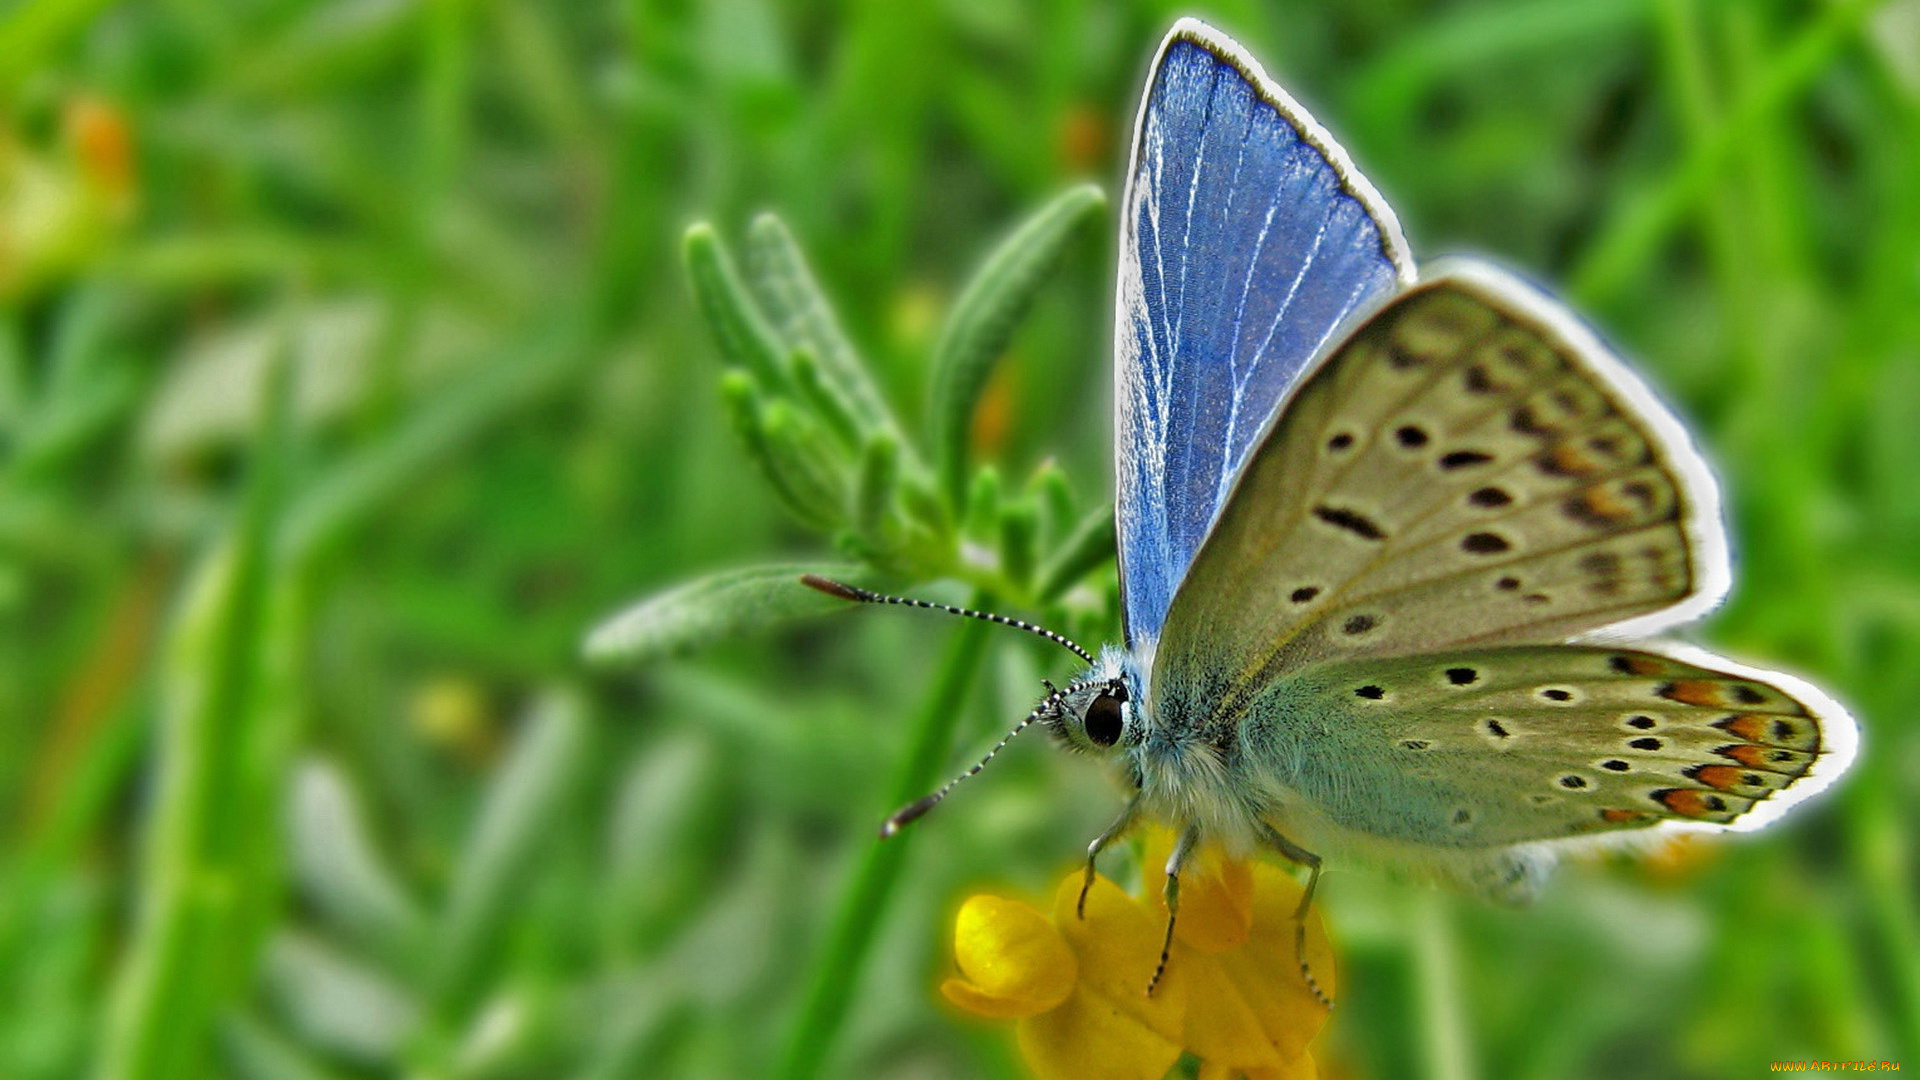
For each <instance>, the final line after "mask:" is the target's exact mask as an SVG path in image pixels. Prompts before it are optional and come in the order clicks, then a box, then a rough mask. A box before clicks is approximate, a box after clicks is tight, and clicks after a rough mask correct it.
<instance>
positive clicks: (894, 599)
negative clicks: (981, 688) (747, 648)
mask: <svg viewBox="0 0 1920 1080" xmlns="http://www.w3.org/2000/svg"><path fill="white" fill-rule="evenodd" d="M800 584H802V585H805V586H806V587H807V588H809V589H817V590H819V591H820V592H823V593H826V594H827V595H828V596H837V597H839V598H840V599H842V600H851V601H853V602H854V603H858V604H899V605H901V606H902V607H917V608H926V609H927V610H928V611H944V612H946V613H947V614H949V615H964V616H966V617H967V618H969V619H984V620H986V621H987V622H990V623H999V624H1000V625H1001V626H1011V627H1013V628H1014V629H1015V630H1025V631H1026V632H1027V633H1029V634H1033V635H1036V636H1038V637H1043V638H1046V639H1047V640H1048V641H1051V642H1053V643H1054V644H1055V645H1063V646H1065V647H1067V648H1069V649H1072V650H1073V651H1074V652H1075V653H1076V654H1078V655H1079V657H1080V659H1082V660H1085V661H1086V662H1087V663H1089V664H1091V663H1093V654H1092V653H1090V652H1088V651H1087V650H1085V649H1083V648H1081V647H1080V646H1078V645H1075V644H1074V643H1073V642H1072V641H1070V640H1068V638H1067V637H1066V635H1064V634H1056V633H1054V632H1053V631H1051V630H1049V629H1047V628H1046V627H1044V626H1035V625H1033V624H1032V623H1030V622H1022V621H1020V620H1019V619H1010V618H1008V617H1007V616H1005V615H994V614H991V613H989V612H985V611H974V610H973V609H971V608H963V607H954V606H953V605H952V604H936V603H934V602H933V601H931V600H914V599H912V598H910V597H905V596H888V595H887V594H885V593H877V592H873V591H872V590H869V589H862V588H860V587H859V586H857V585H849V584H847V583H846V582H844V581H835V580H833V579H832V578H823V577H821V576H820V575H819V574H802V575H800ZM1016 730H1018V729H1016Z"/></svg>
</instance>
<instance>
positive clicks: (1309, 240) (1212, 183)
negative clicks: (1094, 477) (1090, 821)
mask: <svg viewBox="0 0 1920 1080" xmlns="http://www.w3.org/2000/svg"><path fill="white" fill-rule="evenodd" d="M1119 277H1120V281H1119V303H1118V312H1117V316H1116V320H1117V325H1116V331H1115V353H1116V358H1115V359H1116V367H1117V372H1116V375H1117V380H1116V386H1115V397H1116V399H1117V409H1118V413H1119V416H1118V422H1117V430H1116V457H1117V459H1118V480H1117V488H1118V491H1117V505H1116V509H1115V514H1116V519H1117V520H1116V524H1117V528H1118V533H1119V547H1120V568H1121V572H1120V581H1121V587H1122V591H1123V594H1124V600H1125V604H1124V607H1125V617H1126V631H1127V642H1128V644H1129V645H1132V644H1134V643H1135V642H1137V641H1141V640H1145V639H1153V638H1157V637H1158V636H1159V632H1160V627H1161V624H1162V622H1164V621H1165V619H1166V614H1167V608H1168V607H1169V605H1171V604H1172V602H1173V594H1174V592H1175V590H1177V589H1178V588H1179V586H1180V581H1181V579H1182V578H1183V577H1185V575H1186V572H1187V567H1188V566H1189V565H1190V564H1191V563H1192V562H1193V557H1194V554H1195V552H1197V551H1198V550H1199V548H1200V543H1201V541H1202V540H1204V539H1205V538H1206V535H1207V531H1208V530H1209V529H1210V528H1211V527H1212V525H1213V521H1214V518H1215V517H1216V516H1217V514H1218V513H1219V510H1220V507H1221V505H1222V504H1223V503H1224V502H1225V501H1226V498H1227V493H1228V492H1229V491H1230V490H1231V489H1232V486H1233V481H1234V478H1235V476H1236V475H1237V474H1238V473H1239V471H1240V467H1241V465H1242V464H1243V463H1244V462H1245V461H1246V458H1247V456H1248V454H1249V453H1251V451H1252V449H1253V447H1254V446H1255V444H1256V442H1257V440H1258V436H1259V435H1260V433H1261V432H1262V431H1263V430H1264V429H1265V428H1266V426H1267V422H1268V420H1269V418H1270V417H1271V415H1272V413H1273V412H1274V410H1275V408H1276V406H1278V404H1279V403H1280V401H1281V399H1282V398H1283V397H1284V396H1285V395H1286V394H1287V392H1288V391H1289V390H1290V389H1291V388H1292V387H1293V385H1294V384H1295V383H1296V382H1298V381H1299V378H1300V375H1301V373H1302V371H1304V370H1305V368H1306V367H1307V363H1308V361H1310V360H1311V359H1313V357H1314V356H1315V354H1317V353H1318V352H1319V351H1320V350H1321V349H1322V347H1323V346H1325V345H1327V344H1328V342H1329V339H1330V338H1331V337H1332V336H1333V334H1334V332H1335V331H1336V330H1337V329H1339V328H1340V327H1341V326H1342V325H1343V324H1344V323H1345V322H1346V321H1347V320H1348V319H1349V317H1350V316H1352V315H1354V314H1355V313H1356V312H1358V311H1359V310H1361V309H1365V308H1368V307H1371V306H1372V305H1373V304H1374V303H1376V302H1377V301H1378V300H1379V299H1381V298H1382V297H1383V296H1385V295H1387V294H1389V293H1391V292H1392V291H1394V290H1396V289H1398V288H1399V287H1401V286H1403V285H1405V284H1408V283H1410V282H1411V281H1412V280H1413V264H1412V261H1411V259H1410V258H1409V257H1408V255H1407V254H1406V244H1405V241H1404V240H1403V239H1402V238H1401V236H1400V227H1399V224H1398V223H1397V222H1396V221H1395V219H1394V216H1393V211H1391V210H1390V209H1388V208H1387V205H1386V203H1385V202H1384V201H1382V200H1381V198H1380V196H1379V194H1378V193H1377V192H1375V191H1374V190H1373V187H1372V186H1371V185H1370V184H1368V183H1367V181H1366V179H1365V178H1364V177H1362V176H1360V174H1359V173H1358V172H1356V171H1355V170H1354V168H1353V166H1352V164H1351V163H1350V162H1349V161H1348V160H1347V157H1346V154H1345V152H1344V151H1342V150H1341V149H1340V148H1339V147H1338V146H1337V145H1336V144H1335V143H1334V142H1333V140H1332V139H1331V138H1330V137H1329V136H1328V135H1327V134H1326V132H1325V131H1324V130H1322V129H1321V128H1320V126H1319V125H1318V124H1316V123H1314V121H1313V118H1312V117H1310V116H1308V115H1307V113H1306V111H1305V110H1304V109H1302V108H1300V106H1299V105H1298V104H1296V103H1295V102H1294V101H1293V100H1292V99H1291V98H1289V97H1288V96H1287V95H1286V93H1285V92H1284V91H1282V90H1281V89H1280V88H1279V87H1277V86H1275V85H1274V84H1273V83H1272V82H1271V81H1270V80H1268V79H1267V78H1266V76H1265V74H1264V73H1263V72H1262V71H1261V70H1260V67H1259V65H1257V64H1255V63H1254V62H1253V60H1252V59H1251V58H1249V57H1247V55H1246V54H1245V53H1244V52H1243V51H1242V50H1241V49H1240V48H1239V47H1238V46H1237V45H1235V44H1234V43H1233V42H1232V41H1230V40H1228V39H1227V38H1225V37H1224V36H1222V35H1221V34H1219V33H1218V32H1217V31H1215V30H1213V29H1211V28H1210V27H1207V26H1206V25H1205V24H1203V23H1199V22H1196V21H1194V20H1191V19H1183V20H1181V21H1180V22H1179V23H1178V24H1176V25H1175V26H1174V28H1173V30H1172V32H1171V33H1169V34H1168V35H1167V39H1166V41H1165V43H1164V44H1162V46H1161V49H1160V53H1159V56H1158V58H1157V59H1156V60H1155V62H1154V66H1153V73H1152V76H1151V78H1150V80H1149V82H1148V85H1147V91H1146V96H1145V99H1144V100H1143V101H1142V103H1141V108H1140V116H1139V118H1138V120H1137V122H1136V124H1135V128H1134V140H1133V156H1132V159H1131V164H1130V166H1129V172H1128V176H1127V188H1126V196H1125V199H1124V201H1123V205H1122V207H1121V225H1120V274H1119Z"/></svg>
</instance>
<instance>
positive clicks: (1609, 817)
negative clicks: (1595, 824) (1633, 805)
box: [1600, 808, 1653, 825]
mask: <svg viewBox="0 0 1920 1080" xmlns="http://www.w3.org/2000/svg"><path fill="white" fill-rule="evenodd" d="M1652 819H1653V815H1652V814H1649V813H1647V812H1646V811H1645V810H1621V809H1619V808H1609V809H1606V810H1602V811H1600V820H1602V821H1604V822H1606V823H1607V824H1609V825H1633V824H1638V823H1641V822H1646V821H1650V820H1652Z"/></svg>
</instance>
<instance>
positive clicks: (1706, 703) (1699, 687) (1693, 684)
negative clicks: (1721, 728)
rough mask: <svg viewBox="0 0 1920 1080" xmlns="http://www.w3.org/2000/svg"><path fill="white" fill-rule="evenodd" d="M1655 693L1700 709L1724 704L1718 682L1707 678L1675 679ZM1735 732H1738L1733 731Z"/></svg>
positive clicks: (1718, 706)
mask: <svg viewBox="0 0 1920 1080" xmlns="http://www.w3.org/2000/svg"><path fill="white" fill-rule="evenodd" d="M1657 693H1659V695H1660V696H1661V697H1663V698H1666V699H1667V700H1668V701H1677V702H1679V703H1680V704H1682V705H1694V706H1697V707H1699V708H1702V709H1717V708H1722V707H1724V706H1725V704H1726V702H1725V700H1724V699H1723V698H1722V697H1721V694H1720V684H1719V683H1716V682H1712V681H1709V680H1707V679H1676V680H1674V681H1673V682H1670V683H1668V684H1667V685H1665V686H1663V687H1661V688H1660V689H1659V690H1658V691H1657ZM1728 730H1730V731H1731V730H1732V729H1731V728H1729V729H1728ZM1735 734H1739V733H1738V732H1735ZM1740 737H1741V738H1743V739H1750V738H1751V736H1748V735H1740Z"/></svg>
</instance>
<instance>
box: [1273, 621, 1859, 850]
mask: <svg viewBox="0 0 1920 1080" xmlns="http://www.w3.org/2000/svg"><path fill="white" fill-rule="evenodd" d="M1301 717H1311V718H1312V720H1311V723H1310V724H1309V725H1304V726H1303V725H1302V724H1301V723H1299V722H1298V720H1299V718H1301ZM1248 723H1249V727H1248V730H1247V732H1246V735H1245V736H1244V738H1245V740H1246V742H1247V744H1248V746H1249V748H1250V752H1253V751H1254V749H1255V748H1257V753H1259V754H1260V755H1261V756H1262V758H1263V767H1264V768H1263V771H1264V772H1266V774H1267V775H1270V776H1272V777H1274V778H1275V779H1277V780H1279V781H1280V782H1281V783H1283V784H1285V785H1286V786H1287V787H1288V788H1289V789H1290V790H1291V791H1292V792H1293V793H1294V795H1295V797H1297V798H1299V799H1302V800H1304V801H1305V802H1306V804H1308V805H1309V806H1310V807H1312V808H1313V809H1314V810H1315V811H1317V812H1318V813H1319V814H1321V815H1324V817H1325V818H1326V819H1327V820H1329V821H1331V822H1333V823H1334V824H1336V825H1338V826H1341V827H1344V828H1350V829H1354V830H1357V831H1360V832H1363V833H1366V834H1368V835H1370V836H1374V837H1380V838H1385V839H1387V840H1390V841H1400V842H1404V843H1407V844H1412V845H1418V846H1420V847H1504V846H1509V845H1514V844H1522V843H1531V842H1536V841H1545V840H1563V839H1568V838H1574V837H1581V836H1589V835H1593V834H1598V833H1607V832H1615V831H1621V830H1633V829H1644V828H1648V827H1651V826H1655V825H1660V824H1662V823H1666V822H1682V823H1691V824H1699V825H1707V826H1720V827H1727V828H1734V829H1740V828H1748V827H1754V826H1757V825H1759V824H1763V823H1764V822H1766V821H1770V820H1772V819H1773V818H1774V817H1777V816H1778V815H1779V814H1780V813H1781V812H1783V811H1784V810H1785V809H1786V808H1787V807H1788V806H1790V805H1791V804H1793V803H1795V802H1798V801H1799V800H1800V799H1802V798H1805V797H1806V796H1807V795H1810V794H1812V793H1813V792H1814V791H1816V790H1818V789H1819V788H1820V787H1822V786H1824V785H1825V782H1826V781H1827V780H1828V779H1830V778H1831V777H1833V776H1835V775H1837V774H1838V773H1839V772H1840V771H1842V770H1843V769H1844V768H1845V767H1846V765H1847V763H1848V761H1849V760H1850V759H1851V757H1852V754H1853V748H1854V734H1853V725H1852V722H1851V721H1850V720H1849V719H1848V718H1847V716H1846V714H1845V712H1844V711H1842V710H1841V709H1840V708H1839V706H1837V705H1835V704H1834V703H1833V702H1832V701H1831V700H1830V699H1828V698H1827V697H1826V696H1825V695H1823V694H1821V693H1820V692H1819V691H1818V690H1816V689H1814V688H1813V687H1811V686H1808V685H1806V684H1805V683H1802V682H1800V681H1799V680H1797V679H1793V678H1791V677H1789V676H1782V675H1778V674H1774V673H1769V672H1761V671H1755V670H1752V669H1748V668H1744V667H1741V666H1740V665H1737V664H1734V663H1732V662H1731V661H1727V660H1725V659H1723V658H1720V657H1716V656H1711V655H1709V654H1705V653H1700V652H1697V651H1694V650H1684V651H1683V650H1679V649H1677V648H1676V647H1661V648H1660V649H1659V651H1654V650H1650V649H1649V648H1645V647H1606V646H1591V645H1530V646H1529V645H1523V646H1504V647H1494V648H1479V649H1464V650H1452V651H1447V652H1443V653H1433V654H1427V655H1420V656H1405V657H1392V658H1379V657H1370V658H1365V659H1352V660H1340V661H1333V662H1329V663H1325V664H1320V665H1316V666H1314V667H1311V668H1308V669H1306V670H1304V671H1301V672H1298V673H1296V674H1294V675H1292V676H1289V677H1288V678H1285V679H1282V680H1279V681H1278V682H1276V683H1274V684H1272V685H1271V686H1269V687H1268V688H1266V689H1265V690H1264V691H1263V692H1262V694H1261V695H1260V697H1259V699H1258V700H1257V702H1256V704H1255V706H1254V708H1253V710H1252V711H1251V714H1250V717H1249V721H1248Z"/></svg>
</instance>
